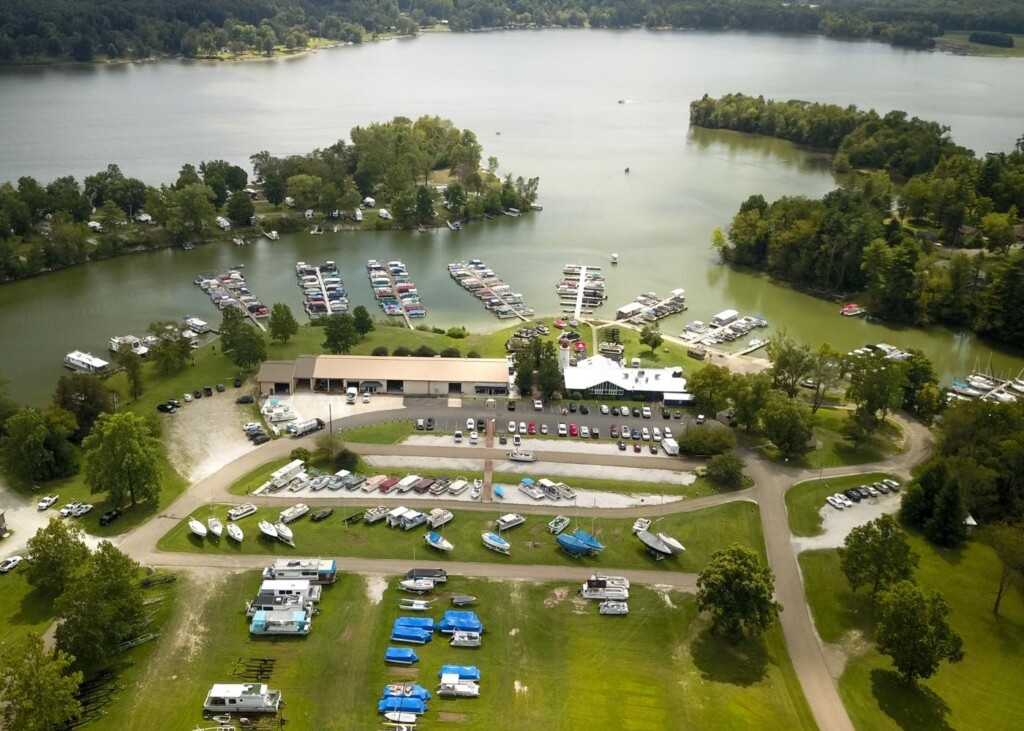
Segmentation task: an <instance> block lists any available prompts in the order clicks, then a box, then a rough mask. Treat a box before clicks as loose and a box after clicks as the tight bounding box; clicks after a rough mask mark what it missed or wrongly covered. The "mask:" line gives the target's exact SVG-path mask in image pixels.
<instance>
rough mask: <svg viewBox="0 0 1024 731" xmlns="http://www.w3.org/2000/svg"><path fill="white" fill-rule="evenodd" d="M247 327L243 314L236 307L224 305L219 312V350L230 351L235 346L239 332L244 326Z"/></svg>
mask: <svg viewBox="0 0 1024 731" xmlns="http://www.w3.org/2000/svg"><path fill="white" fill-rule="evenodd" d="M247 327H249V324H248V323H247V322H246V321H245V315H244V314H242V311H241V310H240V309H238V308H237V307H225V308H224V311H223V312H221V320H220V345H221V350H223V351H224V352H225V353H230V352H231V351H232V350H234V348H235V343H236V342H237V341H238V338H239V335H240V333H242V332H243V329H244V328H247Z"/></svg>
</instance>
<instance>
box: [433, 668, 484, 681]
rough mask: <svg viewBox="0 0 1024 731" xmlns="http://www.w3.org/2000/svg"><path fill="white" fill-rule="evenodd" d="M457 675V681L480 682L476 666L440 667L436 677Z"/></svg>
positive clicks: (478, 670)
mask: <svg viewBox="0 0 1024 731" xmlns="http://www.w3.org/2000/svg"><path fill="white" fill-rule="evenodd" d="M442 675H458V676H459V680H480V669H479V668H478V667H477V666H476V665H442V666H441V671H440V672H439V673H438V674H437V677H439V678H440V677H441V676H442Z"/></svg>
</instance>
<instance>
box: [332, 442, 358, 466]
mask: <svg viewBox="0 0 1024 731" xmlns="http://www.w3.org/2000/svg"><path fill="white" fill-rule="evenodd" d="M334 466H335V467H336V468H337V469H339V470H348V471H349V472H355V471H356V468H357V467H358V466H359V455H358V454H356V453H355V452H353V451H352V450H351V449H349V448H348V447H341V448H340V449H338V451H337V452H335V453H334Z"/></svg>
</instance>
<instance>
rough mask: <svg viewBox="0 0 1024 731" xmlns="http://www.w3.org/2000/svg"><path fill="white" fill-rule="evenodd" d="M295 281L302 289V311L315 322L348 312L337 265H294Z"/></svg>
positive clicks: (346, 299)
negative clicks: (328, 316)
mask: <svg viewBox="0 0 1024 731" xmlns="http://www.w3.org/2000/svg"><path fill="white" fill-rule="evenodd" d="M295 279H296V281H297V282H298V285H299V287H301V288H302V294H303V297H304V299H303V302H302V309H304V310H305V311H306V314H307V315H309V319H311V320H315V319H316V318H318V317H322V316H324V315H343V314H345V313H346V312H348V295H347V294H346V292H345V283H344V282H343V281H342V279H341V272H340V271H339V270H338V265H337V264H335V263H334V262H333V261H330V260H328V261H326V262H324V263H323V264H321V265H320V266H310V265H309V264H307V263H306V262H304V261H300V262H297V263H296V264H295Z"/></svg>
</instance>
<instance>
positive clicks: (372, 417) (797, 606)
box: [119, 401, 931, 731]
mask: <svg viewBox="0 0 1024 731" xmlns="http://www.w3.org/2000/svg"><path fill="white" fill-rule="evenodd" d="M443 404H444V402H434V401H427V402H423V401H420V402H416V407H415V408H414V409H409V410H395V411H388V412H375V413H372V414H361V415H357V416H353V417H349V418H346V419H345V420H343V421H342V420H337V421H335V423H334V424H333V427H334V428H335V429H336V430H340V429H342V428H343V427H347V428H352V427H353V426H361V425H366V424H373V423H380V422H382V421H389V420H392V421H393V420H395V419H407V418H409V417H410V416H414V417H415V418H418V417H420V416H423V417H426V416H433V417H434V418H436V419H439V420H447V421H452V422H453V423H455V424H457V423H459V422H460V421H464V420H465V418H468V417H469V416H472V417H474V418H476V417H477V416H480V417H482V418H489V417H490V418H497V419H501V418H502V417H503V416H504V413H502V412H501V411H499V412H497V414H496V412H495V411H494V410H493V409H490V410H485V409H480V408H473V407H469V408H461V409H457V410H454V409H449V408H447V407H446V406H445V405H443ZM453 412H454V414H455V417H454V419H453ZM509 416H511V414H509ZM538 416H539V415H538ZM546 416H547V417H548V421H549V423H550V421H551V416H552V415H551V414H547V415H546ZM516 418H517V419H525V420H527V421H529V420H530V418H531V416H529V415H526V416H524V415H523V414H522V413H519V414H516ZM893 418H896V419H897V420H898V421H899V422H900V423H901V424H902V426H903V428H904V430H905V437H906V443H905V445H904V446H905V448H904V450H903V451H902V452H901V453H900V454H898V455H895V456H893V457H891V458H889V459H887V460H885V461H883V462H881V463H874V464H871V465H866V466H865V467H864V468H863V469H856V470H854V469H850V468H848V467H843V468H834V469H827V470H801V469H793V468H789V467H787V466H785V465H778V464H773V463H769V462H765V461H764V460H761V459H760V458H759V457H758V456H757V455H755V454H753V453H747V454H746V455H745V457H746V461H747V472H748V474H749V475H750V476H751V477H753V478H754V481H755V486H754V487H753V488H751V489H749V490H744V491H741V492H735V493H726V494H721V495H711V496H707V497H703V498H697V499H693V500H685V501H681V502H673V503H668V504H665V505H664V506H649V507H642V508H628V509H600V510H598V511H596V513H597V514H600V515H608V516H619V517H621V516H624V515H629V516H641V515H656V514H660V513H676V512H684V511H690V510H697V509H700V508H704V507H708V506H710V505H716V504H721V503H725V502H729V501H733V500H752V501H755V502H757V503H758V505H759V506H760V514H761V523H762V528H763V532H764V538H765V544H766V548H767V554H768V562H769V565H770V566H771V568H772V571H773V572H774V573H775V591H776V597H777V600H778V601H779V603H780V604H782V606H783V612H782V613H781V615H780V624H781V626H782V630H783V634H784V635H785V638H786V643H787V646H788V649H789V654H790V658H791V660H792V662H793V666H794V669H795V671H796V675H797V678H798V679H799V681H800V685H801V687H802V689H803V692H804V695H805V697H806V698H807V702H808V704H809V705H810V708H811V711H812V713H813V715H814V718H815V721H816V722H817V724H818V727H819V728H821V729H823V730H825V731H853V724H852V723H851V722H850V718H849V715H848V714H847V712H846V709H845V707H844V706H843V703H842V700H841V699H840V697H839V693H838V691H837V690H836V685H835V681H834V679H833V678H832V676H831V674H830V672H829V669H828V666H827V665H826V663H825V657H824V654H823V652H822V647H821V643H820V641H819V639H818V636H817V633H816V631H815V629H814V625H813V622H812V620H811V616H810V611H809V608H808V606H807V603H806V599H805V596H804V589H803V583H802V579H801V576H800V569H799V564H798V563H797V559H796V554H795V552H794V548H793V545H792V542H791V538H792V537H791V534H790V531H789V524H788V520H787V514H786V505H785V492H786V490H787V489H788V488H789V487H791V486H792V485H794V484H796V483H799V482H803V481H805V480H808V479H815V478H818V477H836V476H840V475H846V474H859V473H865V472H879V471H882V472H891V473H894V474H898V475H903V476H908V475H909V472H910V468H911V467H912V466H913V465H914V464H917V463H919V462H921V461H923V460H924V459H925V458H926V457H927V455H928V453H929V451H930V447H931V435H930V434H929V432H928V431H927V430H926V429H925V428H923V427H921V426H920V425H918V424H916V423H913V422H910V421H908V420H905V419H902V418H900V417H893ZM554 419H555V420H556V421H558V420H568V419H567V417H562V416H560V415H555V416H554ZM579 420H580V421H584V422H585V423H595V422H596V423H599V424H601V425H602V426H604V425H610V424H611V423H618V422H621V421H622V419H621V418H618V419H616V418H612V417H602V416H600V415H590V416H589V417H579ZM630 421H631V422H639V420H634V419H630ZM499 423H500V422H499ZM648 423H649V424H650V423H652V422H648ZM653 423H656V421H655V422H653ZM605 433H607V432H605ZM308 441H309V438H306V439H304V440H292V439H280V440H276V441H274V442H271V443H270V444H267V445H265V446H263V447H260V448H259V449H256V450H253V451H252V452H250V453H248V454H246V455H245V456H243V457H241V458H240V459H237V460H235V461H234V462H232V463H231V464H229V465H227V466H225V467H224V468H222V469H221V470H219V471H218V472H216V473H214V474H213V475H211V476H209V477H207V478H205V479H203V480H201V481H199V482H198V483H196V484H195V485H194V486H193V487H192V488H191V489H190V490H188V491H187V492H186V493H185V494H184V495H182V496H181V497H180V498H179V499H178V500H176V501H175V502H174V503H173V504H172V505H170V506H169V507H168V508H167V510H166V511H165V512H164V513H163V514H161V515H160V516H158V517H157V518H155V519H153V520H151V521H149V522H148V523H146V524H145V525H142V526H140V527H139V528H137V529H135V530H134V531H132V532H131V533H130V534H127V535H125V536H124V537H122V538H121V539H120V540H119V545H120V547H121V548H122V550H124V551H125V552H127V553H128V554H129V555H131V556H132V557H133V558H135V559H136V560H138V561H140V562H142V563H144V564H147V565H160V566H168V567H182V568H188V567H220V568H236V569H247V568H259V567H261V566H264V565H265V564H266V557H265V556H237V557H232V556H221V555H204V554H184V553H173V554H171V553H163V552H161V551H157V550H156V549H155V546H156V542H157V540H158V539H159V538H160V537H161V536H163V535H164V534H165V533H166V532H167V531H168V530H169V529H170V528H171V527H172V526H173V525H174V524H176V523H178V522H179V521H180V520H181V519H182V518H184V517H185V516H187V515H189V514H190V513H191V512H192V511H194V510H195V509H197V508H199V507H201V506H202V505H204V504H207V503H210V502H225V501H229V502H230V501H236V502H237V501H238V499H237V498H236V497H234V496H229V495H228V493H227V488H228V486H229V485H231V484H232V483H234V482H235V481H236V480H238V479H239V478H240V477H242V476H243V475H245V474H246V473H248V472H250V471H252V470H253V469H255V468H256V467H258V466H260V465H261V464H264V463H266V462H268V461H270V460H273V459H277V458H280V457H283V456H287V455H288V453H289V452H291V450H292V449H293V448H294V447H295V446H296V445H297V443H298V444H302V443H303V442H308ZM349 447H350V448H351V449H353V450H354V451H357V452H360V453H362V454H389V455H394V454H400V455H407V456H418V457H424V458H429V459H439V458H440V459H444V458H461V459H465V458H479V459H486V458H501V457H503V456H504V451H505V450H500V449H499V450H495V449H488V448H486V447H480V448H477V449H475V450H474V451H472V452H470V451H469V450H467V449H465V448H456V447H451V448H448V447H416V446H410V445H366V444H349ZM539 456H540V457H541V459H544V460H548V461H558V462H566V463H574V462H576V461H578V460H579V459H580V458H582V459H583V460H584V461H585V462H586V463H588V464H591V463H596V464H609V465H614V466H621V467H641V466H642V467H645V468H651V467H655V466H656V465H655V463H661V465H657V466H658V467H659V468H662V465H664V467H663V468H665V469H673V468H675V469H679V467H680V465H679V463H678V462H676V461H671V462H670V461H668V460H651V459H646V460H645V459H644V458H643V457H631V456H628V455H620V454H609V455H591V454H586V455H573V454H571V453H565V452H560V453H559V452H547V453H540V454H539ZM261 499H263V498H261ZM304 499H305V500H306V501H307V502H309V503H317V504H319V503H321V502H324V503H332V502H333V503H337V502H339V499H337V498H336V499H334V500H333V501H332V500H331V499H330V497H325V498H319V497H313V496H308V497H304ZM267 500H268V502H273V503H275V504H277V503H279V502H280V503H287V502H288V498H267ZM403 502H405V501H403ZM421 503H422V504H423V505H429V506H437V505H438V504H439V502H438V501H437V500H430V501H412V500H410V501H408V504H410V505H420V504H421ZM458 507H459V509H460V510H493V507H492V506H486V505H480V504H472V503H462V502H460V503H458ZM516 510H517V511H520V512H524V513H534V512H545V513H548V512H550V507H548V506H544V505H538V506H531V505H517V506H516ZM338 563H339V568H341V569H342V570H344V571H353V572H359V573H375V574H398V573H404V572H405V571H406V570H407V569H408V567H409V562H408V561H404V560H390V559H354V558H341V559H338ZM447 568H448V570H449V571H451V572H452V573H458V574H465V575H469V576H481V577H487V578H505V579H524V580H536V581H551V580H557V581H562V580H565V579H567V578H572V579H574V580H581V581H582V580H583V579H585V578H586V577H587V576H588V575H589V573H590V572H589V570H585V569H576V568H573V567H563V566H527V565H520V564H476V563H455V564H449V565H448V566H447ZM607 570H608V571H609V572H613V571H614V572H616V573H623V574H625V575H627V576H628V577H629V578H630V580H631V581H635V582H638V583H652V584H662V585H671V586H674V587H676V588H679V589H683V590H686V591H695V590H696V575H694V574H685V573H674V572H667V573H663V572H655V571H628V570H618V569H613V568H608V569H607Z"/></svg>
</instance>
